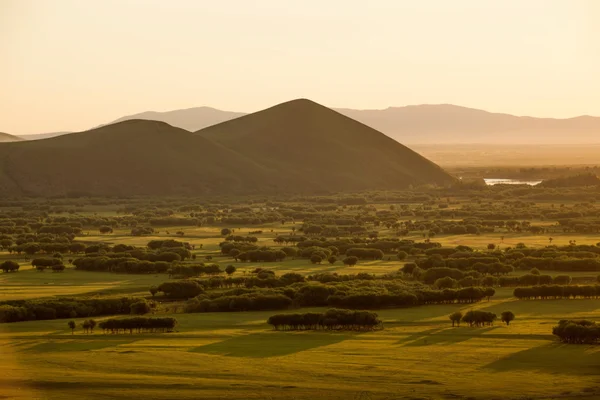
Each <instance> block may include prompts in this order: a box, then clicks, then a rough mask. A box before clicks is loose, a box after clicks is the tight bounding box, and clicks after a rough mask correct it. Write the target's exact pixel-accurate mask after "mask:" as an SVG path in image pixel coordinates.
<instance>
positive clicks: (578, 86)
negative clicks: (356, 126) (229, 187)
mask: <svg viewBox="0 0 600 400" xmlns="http://www.w3.org/2000/svg"><path fill="white" fill-rule="evenodd" d="M599 20H600V1H596V0H485V1H483V0H452V1H449V0H411V1H408V0H369V1H364V0H356V1H355V0H252V1H248V0H210V1H209V0H169V1H167V0H164V1H158V0H86V1H80V0H53V1H50V0H0V55H1V62H0V132H6V133H11V134H34V133H44V132H54V131H76V130H85V129H88V128H91V127H93V126H97V125H99V124H102V123H106V122H109V121H112V120H114V119H117V118H119V117H121V116H123V115H130V114H135V113H138V112H143V111H149V110H152V111H168V110H174V109H180V108H190V107H197V106H211V107H215V108H219V109H223V110H229V111H244V112H253V111H258V110H260V109H263V108H267V107H269V106H272V105H275V104H277V103H281V102H284V101H287V100H291V99H294V98H310V99H312V100H314V101H317V102H319V103H321V104H323V105H326V106H330V107H346V108H358V109H382V108H387V107H390V106H404V105H412V104H442V103H450V104H456V105H462V106H467V107H473V108H480V109H485V110H488V111H493V112H505V113H510V114H515V115H531V116H538V117H556V118H566V117H574V116H578V115H596V116H600V24H598V21H599Z"/></svg>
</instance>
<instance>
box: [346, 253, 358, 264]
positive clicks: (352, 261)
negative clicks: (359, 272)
mask: <svg viewBox="0 0 600 400" xmlns="http://www.w3.org/2000/svg"><path fill="white" fill-rule="evenodd" d="M357 263H358V257H355V256H350V257H346V258H344V265H347V266H349V267H353V266H355V265H356V264H357Z"/></svg>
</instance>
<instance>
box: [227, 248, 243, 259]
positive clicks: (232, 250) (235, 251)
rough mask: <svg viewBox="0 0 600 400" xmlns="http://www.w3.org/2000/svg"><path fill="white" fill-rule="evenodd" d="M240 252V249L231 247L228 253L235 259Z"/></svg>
mask: <svg viewBox="0 0 600 400" xmlns="http://www.w3.org/2000/svg"><path fill="white" fill-rule="evenodd" d="M241 253H242V251H241V250H240V249H236V248H233V249H231V250H229V255H230V256H231V258H233V259H234V260H235V261H237V260H238V256H239V255H240V254H241Z"/></svg>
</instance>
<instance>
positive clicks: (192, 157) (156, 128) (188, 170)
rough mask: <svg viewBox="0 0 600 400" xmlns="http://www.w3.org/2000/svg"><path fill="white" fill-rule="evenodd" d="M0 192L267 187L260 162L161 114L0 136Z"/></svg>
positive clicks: (229, 190)
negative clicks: (65, 130)
mask: <svg viewBox="0 0 600 400" xmlns="http://www.w3.org/2000/svg"><path fill="white" fill-rule="evenodd" d="M0 166H1V167H0V171H1V172H0V194H2V195H32V196H62V195H97V196H108V195H123V196H129V195H179V194H212V193H237V192H249V191H250V190H249V189H248V188H253V187H257V188H261V189H267V188H268V187H267V186H268V184H264V183H263V182H267V183H268V182H269V175H268V174H266V172H265V171H263V168H262V167H260V166H258V165H254V164H253V163H251V162H249V161H246V160H244V159H243V158H241V157H239V156H238V155H237V154H234V153H233V152H232V151H230V150H228V149H225V148H223V147H222V146H220V145H218V144H216V143H213V142H211V141H209V140H207V139H204V138H202V137H200V136H197V135H193V134H192V133H190V132H187V131H185V130H183V129H179V128H174V127H172V126H170V125H168V124H166V123H164V122H157V121H145V120H130V121H126V122H121V123H117V124H113V125H108V126H104V127H101V128H97V129H93V130H90V131H86V132H79V133H73V134H70V135H64V136H59V137H54V138H50V139H46V140H34V141H24V142H17V143H3V144H0Z"/></svg>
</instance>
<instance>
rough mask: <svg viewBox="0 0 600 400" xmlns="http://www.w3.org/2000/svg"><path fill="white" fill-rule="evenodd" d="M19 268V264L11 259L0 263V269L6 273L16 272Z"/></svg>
mask: <svg viewBox="0 0 600 400" xmlns="http://www.w3.org/2000/svg"><path fill="white" fill-rule="evenodd" d="M19 268H21V266H20V265H19V264H18V263H17V262H15V261H12V260H7V261H4V262H3V263H2V264H0V269H1V270H2V271H4V272H6V273H8V272H18V271H19Z"/></svg>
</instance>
